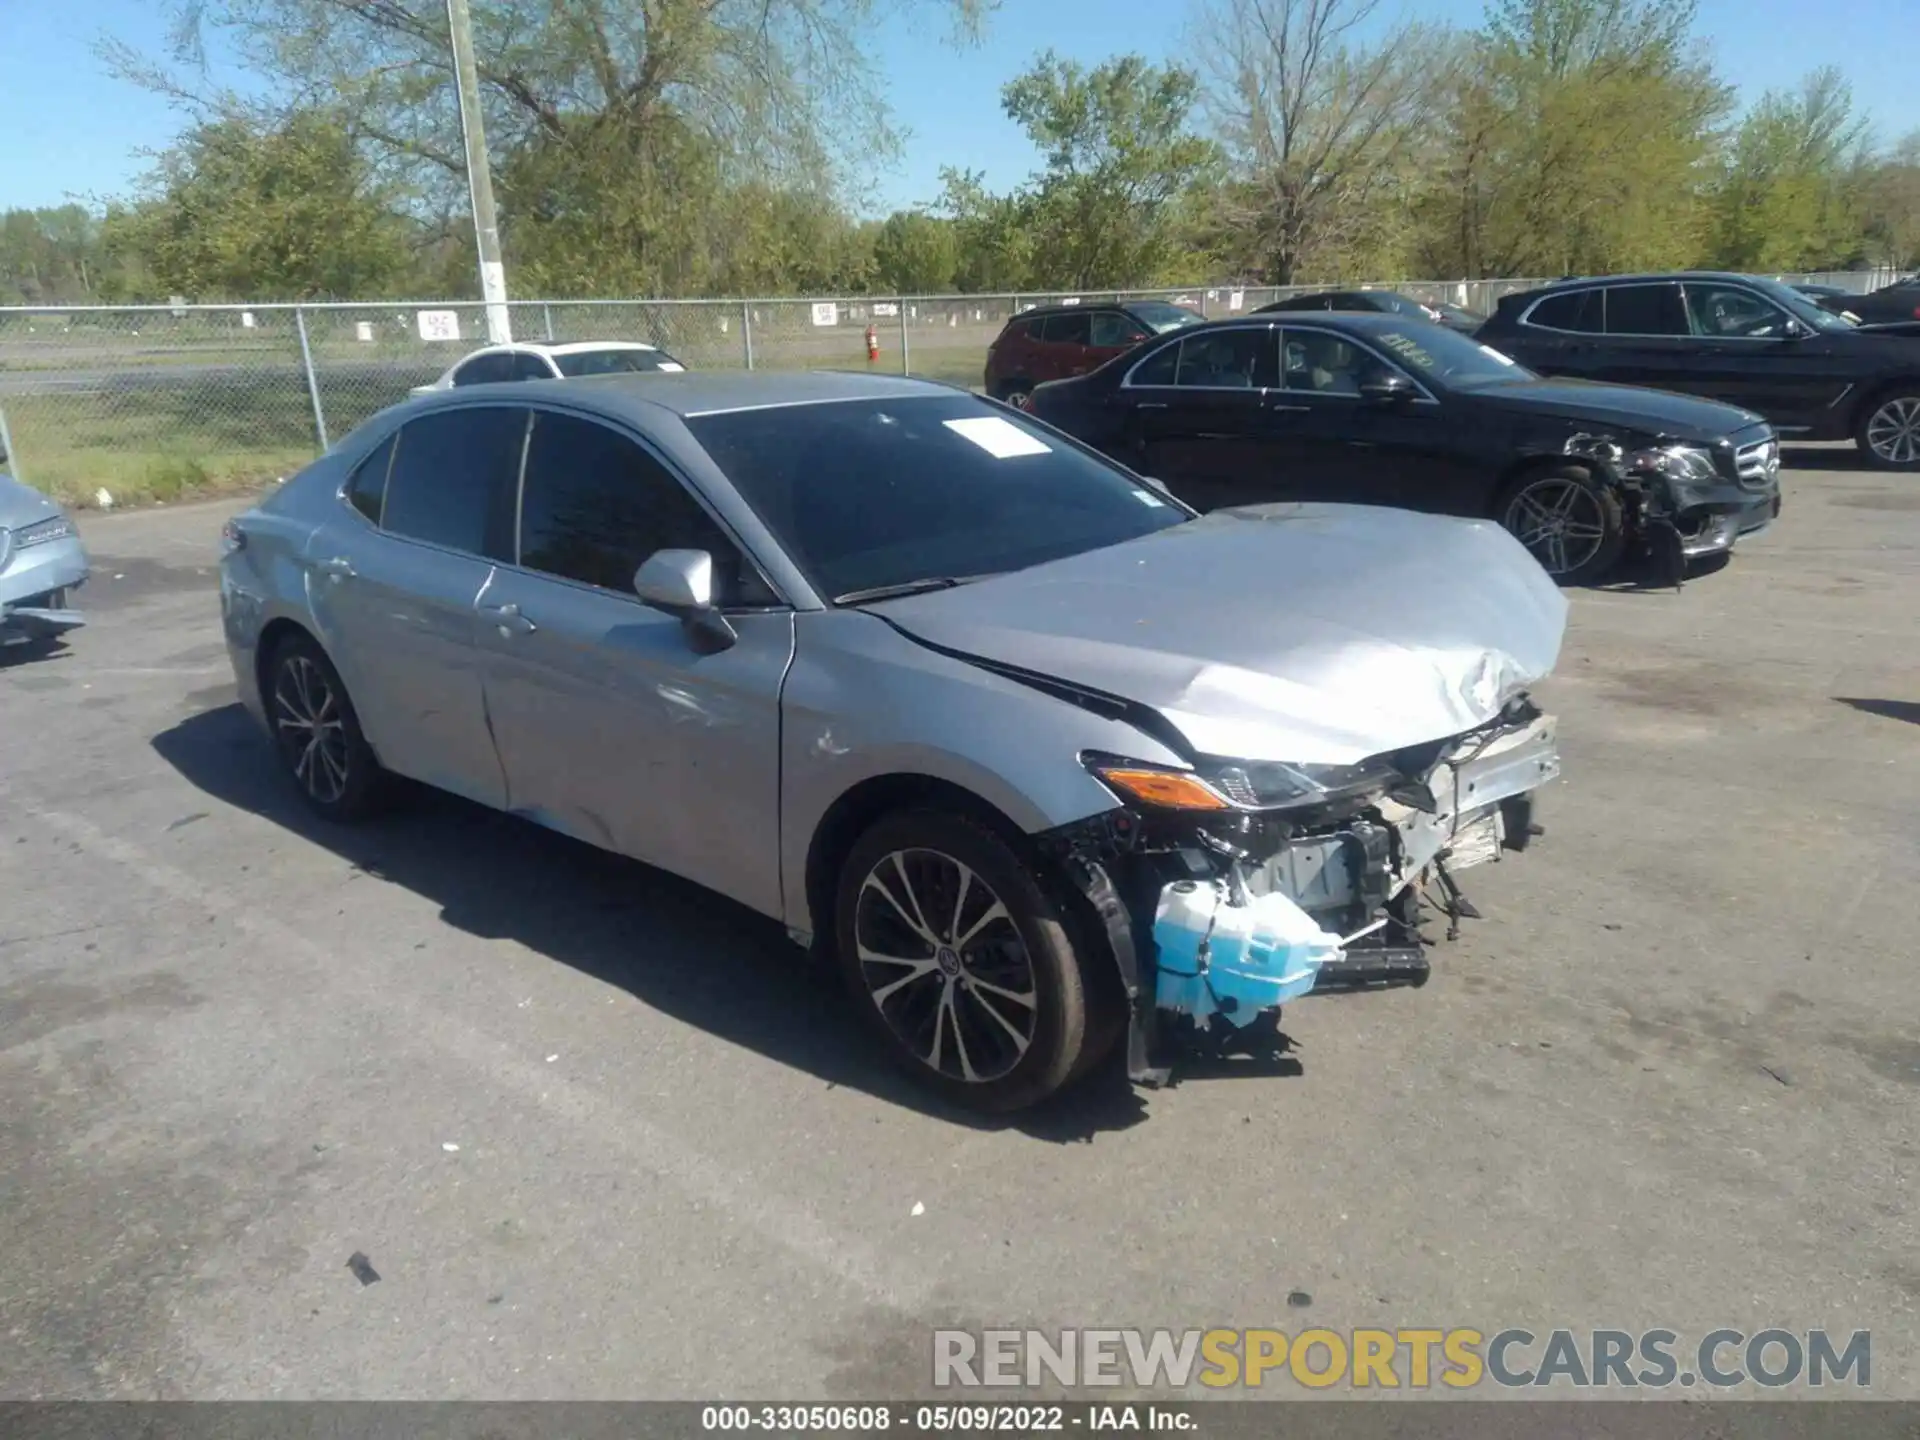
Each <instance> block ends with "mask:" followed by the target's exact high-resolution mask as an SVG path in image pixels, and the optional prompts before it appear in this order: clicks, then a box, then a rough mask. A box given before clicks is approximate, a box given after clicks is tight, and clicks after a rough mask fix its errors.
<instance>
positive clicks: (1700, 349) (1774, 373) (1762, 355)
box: [1684, 280, 1846, 430]
mask: <svg viewBox="0 0 1920 1440" xmlns="http://www.w3.org/2000/svg"><path fill="white" fill-rule="evenodd" d="M1684 290H1685V293H1686V298H1687V314H1688V318H1689V320H1690V322H1691V324H1692V327H1693V333H1694V336H1695V339H1694V341H1693V345H1694V347H1695V354H1696V355H1697V356H1698V357H1699V364H1700V366H1701V369H1702V372H1703V374H1704V375H1705V377H1706V378H1705V380H1704V381H1703V382H1702V389H1701V393H1702V394H1705V395H1710V396H1712V398H1713V399H1715V400H1724V401H1726V402H1727V403H1728V404H1730V405H1738V406H1740V407H1742V408H1743V409H1747V410H1751V411H1753V412H1754V413H1755V414H1758V415H1763V416H1765V417H1766V418H1767V419H1768V420H1770V421H1772V422H1773V423H1774V424H1775V425H1778V426H1782V427H1784V428H1786V429H1789V430H1791V429H1795V428H1805V427H1808V426H1811V425H1814V424H1816V423H1817V422H1818V421H1819V420H1820V419H1822V418H1823V412H1824V411H1825V410H1826V409H1827V407H1828V406H1829V405H1831V404H1832V403H1833V402H1834V401H1835V400H1837V399H1839V398H1840V395H1841V392H1842V391H1843V390H1844V389H1845V388H1846V380H1845V379H1844V378H1842V371H1844V370H1845V368H1846V367H1845V366H1844V365H1836V364H1835V363H1834V354H1833V351H1834V341H1832V340H1831V339H1829V338H1828V337H1827V336H1825V335H1821V334H1813V335H1803V336H1801V337H1800V338H1794V337H1793V336H1791V335H1790V334H1789V333H1788V323H1789V320H1790V319H1791V317H1790V316H1788V314H1787V312H1786V311H1785V310H1783V309H1781V308H1780V306H1778V305H1776V304H1775V303H1774V302H1773V301H1772V300H1770V299H1768V298H1767V297H1766V296H1764V295H1761V294H1759V293H1758V292H1756V291H1754V290H1750V289H1748V288H1747V287H1746V286H1744V285H1730V284H1726V283H1724V282H1719V281H1694V280H1690V281H1688V282H1687V283H1686V285H1685V287H1684ZM1708 386H1711V388H1707V387H1708Z"/></svg>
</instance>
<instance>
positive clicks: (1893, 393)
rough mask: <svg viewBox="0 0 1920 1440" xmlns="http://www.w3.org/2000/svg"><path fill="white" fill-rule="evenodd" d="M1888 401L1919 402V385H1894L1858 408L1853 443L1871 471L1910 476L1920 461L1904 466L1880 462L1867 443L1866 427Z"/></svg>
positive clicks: (1888, 461) (1919, 467)
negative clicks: (1858, 413) (1858, 415)
mask: <svg viewBox="0 0 1920 1440" xmlns="http://www.w3.org/2000/svg"><path fill="white" fill-rule="evenodd" d="M1889 400H1920V385H1895V386H1893V387H1892V388H1890V389H1887V390H1882V391H1880V392H1879V393H1878V394H1876V395H1875V396H1874V397H1873V398H1872V399H1871V400H1869V401H1867V403H1866V404H1865V405H1863V406H1862V407H1861V408H1860V423H1859V424H1857V425H1855V426H1854V427H1853V443H1854V445H1855V446H1856V447H1857V448H1858V449H1859V451H1860V458H1861V459H1863V460H1865V461H1866V462H1867V464H1868V465H1870V466H1871V467H1872V468H1873V469H1875V470H1879V471H1883V472H1884V473H1886V474H1888V475H1911V474H1913V473H1914V472H1916V471H1920V460H1914V461H1911V462H1909V463H1908V464H1905V465H1897V464H1895V463H1894V462H1893V461H1891V460H1882V459H1881V458H1880V457H1879V456H1878V455H1876V454H1874V451H1873V446H1871V445H1869V444H1868V443H1867V426H1868V425H1869V424H1870V423H1871V422H1872V420H1873V417H1874V416H1875V415H1877V414H1879V412H1880V408H1881V407H1882V406H1883V405H1885V404H1886V403H1887V402H1888V401H1889Z"/></svg>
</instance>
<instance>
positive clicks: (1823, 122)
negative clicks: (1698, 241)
mask: <svg viewBox="0 0 1920 1440" xmlns="http://www.w3.org/2000/svg"><path fill="white" fill-rule="evenodd" d="M1866 138H1867V127H1866V121H1865V120H1864V119H1863V118H1862V117H1860V116H1858V115H1856V114H1855V113H1854V108H1853V93H1852V91H1851V89H1850V88H1849V87H1848V85H1847V83H1846V81H1845V80H1844V79H1843V78H1842V77H1841V75H1840V72H1839V71H1838V70H1835V69H1833V68H1831V67H1828V68H1825V69H1821V70H1816V71H1815V72H1814V73H1813V74H1811V75H1809V76H1808V77H1807V78H1806V80H1804V81H1803V82H1802V83H1801V86H1800V88H1799V90H1797V91H1795V92H1793V93H1790V94H1787V93H1781V92H1779V91H1771V92H1769V93H1767V94H1766V95H1763V96H1761V97H1760V99H1759V100H1758V101H1757V102H1756V103H1755V104H1754V106H1753V108H1752V109H1750V110H1749V111H1748V112H1747V114H1746V116H1745V118H1743V119H1742V120H1741V122H1740V128H1739V130H1738V132H1737V133H1736V134H1735V136H1734V140H1733V144H1732V146H1731V147H1730V149H1729V152H1728V155H1727V159H1726V164H1725V169H1724V172H1723V173H1722V175H1721V176H1720V179H1719V183H1718V184H1717V185H1716V187H1715V189H1714V194H1713V199H1712V214H1713V231H1712V239H1711V246H1712V256H1713V260H1714V262H1715V263H1716V264H1720V265H1724V266H1726V267H1727V268H1729V269H1733V270H1813V269H1822V268H1825V267H1826V266H1828V265H1832V264H1835V263H1845V262H1846V261H1847V260H1848V259H1849V258H1850V257H1852V256H1853V255H1854V254H1855V253H1856V252H1857V251H1858V250H1859V249H1860V244H1861V238H1862V236H1861V228H1862V223H1861V216H1860V213H1859V204H1858V202H1859V201H1860V200H1861V199H1862V198H1863V197H1862V196H1861V195H1860V193H1859V187H1858V186H1857V185H1856V184H1855V183H1854V182H1855V181H1856V180H1857V179H1858V178H1859V175H1860V172H1861V171H1863V170H1864V168H1865V149H1866Z"/></svg>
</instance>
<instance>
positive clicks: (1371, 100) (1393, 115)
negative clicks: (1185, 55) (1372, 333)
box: [1196, 0, 1453, 285]
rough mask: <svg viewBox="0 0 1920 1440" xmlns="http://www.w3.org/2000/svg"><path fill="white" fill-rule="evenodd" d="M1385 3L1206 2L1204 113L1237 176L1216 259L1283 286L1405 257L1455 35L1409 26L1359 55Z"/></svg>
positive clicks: (1220, 221) (1222, 215)
mask: <svg viewBox="0 0 1920 1440" xmlns="http://www.w3.org/2000/svg"><path fill="white" fill-rule="evenodd" d="M1376 8H1377V6H1376V0H1205V3H1203V5H1202V7H1201V10H1200V15H1199V24H1198V26H1197V27H1196V40H1197V41H1198V42H1199V43H1200V44H1201V46H1202V47H1203V48H1204V49H1205V50H1206V52H1207V53H1209V54H1210V55H1211V56H1212V59H1211V62H1210V66H1209V70H1210V75H1209V84H1208V87H1207V91H1206V110H1207V113H1208V115H1209V117H1210V118H1211V120H1212V122H1213V125H1214V129H1215V133H1216V134H1217V135H1218V136H1219V137H1220V141H1221V143H1222V145H1223V146H1224V148H1225V150H1226V153H1227V156H1228V158H1229V161H1230V163H1231V167H1232V173H1231V179H1230V180H1229V181H1228V183H1227V184H1226V185H1225V186H1223V187H1222V188H1221V189H1220V190H1219V191H1218V192H1217V193H1216V194H1215V195H1214V196H1213V197H1212V200H1211V209H1212V212H1213V214H1214V217H1215V227H1216V233H1218V234H1219V235H1220V236H1221V237H1222V239H1221V242H1220V243H1218V244H1217V245H1216V247H1215V248H1216V250H1217V251H1218V252H1219V253H1220V254H1221V255H1222V258H1223V259H1225V260H1226V261H1227V263H1228V264H1229V265H1230V266H1231V268H1232V269H1234V270H1235V271H1236V272H1237V273H1240V274H1244V275H1248V276H1252V277H1257V278H1261V279H1264V280H1267V281H1270V282H1272V283H1274V284H1280V285H1286V284H1291V283H1293V282H1294V281H1295V280H1297V279H1300V278H1302V276H1303V275H1305V274H1310V273H1316V272H1317V273H1319V274H1321V275H1323V276H1332V275H1336V274H1339V273H1340V272H1341V271H1342V270H1343V269H1345V270H1346V271H1347V273H1352V270H1353V266H1354V264H1355V263H1356V262H1357V261H1358V260H1360V258H1361V257H1362V256H1372V257H1380V258H1381V259H1383V260H1384V257H1385V256H1386V255H1387V254H1389V253H1391V252H1392V251H1394V250H1396V249H1398V248H1400V239H1399V232H1400V231H1401V230H1403V229H1404V219H1405V215H1406V213H1407V193H1408V187H1409V185H1410V183H1411V174H1412V164H1413V160H1414V157H1415V155H1416V153H1417V149H1418V145H1419V143H1420V140H1421V137H1422V134H1423V131H1424V127H1425V125H1426V123H1427V121H1428V118H1429V116H1430V114H1431V111H1432V109H1433V105H1434V103H1435V97H1436V96H1437V95H1438V94H1439V93H1440V92H1441V90H1442V89H1443V87H1444V85H1445V82H1446V80H1447V78H1448V76H1449V74H1450V73H1451V66H1452V61H1453V52H1452V50H1451V48H1450V47H1449V45H1448V43H1447V41H1446V39H1445V37H1444V35H1442V34H1440V33H1438V32H1435V31H1433V30H1431V29H1429V28H1427V27H1420V26H1399V27H1395V28H1391V29H1389V30H1387V31H1386V32H1385V33H1384V34H1383V35H1382V36H1381V37H1380V38H1379V39H1378V40H1377V41H1376V42H1374V43H1372V44H1370V45H1360V44H1357V43H1354V42H1353V41H1351V40H1350V39H1349V34H1350V32H1351V31H1352V30H1353V29H1354V28H1355V27H1356V26H1359V25H1362V24H1364V23H1365V22H1367V21H1368V20H1370V19H1371V18H1372V17H1373V14H1374V12H1375V10H1376Z"/></svg>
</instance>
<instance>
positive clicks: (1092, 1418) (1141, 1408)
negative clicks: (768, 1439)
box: [700, 1404, 1199, 1435]
mask: <svg viewBox="0 0 1920 1440" xmlns="http://www.w3.org/2000/svg"><path fill="white" fill-rule="evenodd" d="M700 1428H701V1429H702V1430H708V1431H718V1430H735V1431H759V1432H762V1433H776V1434H793V1433H797V1432H817V1433H821V1434H840V1435H877V1434H884V1433H886V1432H889V1431H893V1430H900V1431H904V1432H907V1433H909V1434H932V1435H939V1434H990V1433H995V1432H1000V1433H1008V1434H1016V1435H1027V1434H1033V1433H1035V1432H1039V1431H1061V1432H1069V1431H1074V1430H1081V1431H1107V1430H1158V1431H1194V1430H1197V1429H1198V1428H1199V1424H1198V1422H1197V1421H1196V1420H1195V1418H1194V1416H1193V1415H1192V1414H1191V1413H1189V1412H1188V1411H1185V1410H1180V1409H1175V1408H1173V1407H1171V1406H1163V1405H1147V1404H1116V1405H1092V1404H1081V1405H884V1404H883V1405H707V1406H703V1407H702V1408H701V1411H700Z"/></svg>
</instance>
